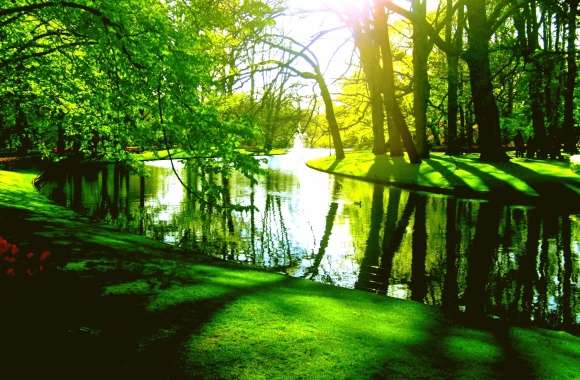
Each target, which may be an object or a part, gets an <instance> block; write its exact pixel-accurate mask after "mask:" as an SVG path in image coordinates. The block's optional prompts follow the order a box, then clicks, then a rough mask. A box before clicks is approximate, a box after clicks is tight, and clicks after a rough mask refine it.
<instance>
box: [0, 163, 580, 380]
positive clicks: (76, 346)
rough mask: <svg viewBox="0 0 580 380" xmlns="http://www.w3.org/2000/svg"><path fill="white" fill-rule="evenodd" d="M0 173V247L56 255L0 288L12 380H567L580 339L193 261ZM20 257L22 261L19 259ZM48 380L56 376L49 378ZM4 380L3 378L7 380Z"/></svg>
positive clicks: (3, 347) (576, 368)
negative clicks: (461, 319)
mask: <svg viewBox="0 0 580 380" xmlns="http://www.w3.org/2000/svg"><path fill="white" fill-rule="evenodd" d="M35 175H36V174H35V173H33V172H29V173H14V172H6V171H0V235H1V236H3V237H4V238H6V239H7V240H9V241H11V242H17V243H18V244H19V246H20V247H22V249H23V252H24V251H27V250H28V249H31V250H36V251H40V250H43V249H48V250H50V251H51V252H53V255H54V257H53V259H52V260H53V261H52V263H51V266H50V267H51V268H52V270H47V271H46V272H43V273H42V275H39V276H36V277H32V278H26V277H23V278H18V277H17V278H1V279H0V284H1V285H2V288H1V289H2V293H3V294H2V298H1V299H2V303H3V304H2V310H3V312H2V313H0V323H1V325H2V326H3V333H4V334H3V339H2V341H1V342H0V351H1V352H0V353H1V355H2V356H1V357H2V363H3V366H2V374H3V376H4V375H6V374H11V373H16V374H17V375H18V376H17V377H18V378H36V377H40V375H42V377H43V378H53V377H54V378H60V379H63V378H75V379H78V378H83V379H86V378H111V379H117V378H123V379H128V378H135V379H137V378H139V379H182V378H244V379H260V378H307V379H318V378H320V379H323V378H327V379H340V378H349V379H353V378H373V377H379V378H392V379H409V378H422V379H437V378H472V379H492V378H508V377H510V378H526V379H533V378H545V379H577V375H578V373H580V361H579V360H578V359H579V358H580V338H578V337H575V336H572V335H570V334H568V333H564V332H557V331H548V330H542V329H525V328H512V327H508V326H504V325H502V324H500V323H499V322H486V323H480V324H478V325H477V327H476V326H473V325H465V324H459V323H454V322H451V321H450V320H448V319H446V318H445V317H444V316H443V315H442V314H441V313H440V312H439V311H438V310H437V309H435V308H432V307H428V306H425V305H422V304H419V303H415V302H410V301H401V300H396V299H391V298H386V297H381V296H377V295H374V294H370V293H364V292H360V291H355V290H346V289H337V288H333V287H329V286H325V285H321V284H317V283H314V282H310V281H305V280H296V279H292V278H288V277H286V276H283V275H279V274H275V273H267V272H262V271H256V270H248V269H244V268H239V267H235V266H226V265H220V264H218V263H215V262H212V261H208V260H206V261H203V260H198V259H194V258H192V257H191V256H190V255H188V254H186V253H183V252H180V251H178V250H175V249H173V248H171V247H168V246H166V245H163V244H161V243H157V242H155V241H152V240H149V239H146V238H143V237H139V236H135V235H131V234H124V233H120V232H116V231H114V230H113V229H112V228H109V227H106V226H95V225H93V224H89V223H88V221H87V220H86V219H84V218H82V217H79V216H77V215H75V214H74V213H73V212H71V211H69V210H67V209H64V208H61V207H59V206H57V205H54V204H52V203H50V202H48V201H47V200H46V199H45V198H44V197H43V196H42V195H40V194H39V193H37V192H36V191H35V189H34V188H33V186H32V181H33V179H34V178H35ZM25 248H26V249H25ZM51 375H55V376H51ZM17 377H14V376H10V375H7V377H6V378H17Z"/></svg>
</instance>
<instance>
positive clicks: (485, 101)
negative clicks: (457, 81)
mask: <svg viewBox="0 0 580 380" xmlns="http://www.w3.org/2000/svg"><path fill="white" fill-rule="evenodd" d="M485 9H486V0H471V1H469V2H467V19H468V20H469V31H468V34H467V36H468V42H469V49H468V52H467V65H468V66H469V79H470V83H471V92H472V98H473V105H474V108H475V120H476V122H477V125H478V128H479V141H480V142H479V145H480V146H479V149H480V152H481V156H480V159H481V160H482V161H491V162H497V161H506V160H507V159H508V158H507V156H506V154H505V152H504V151H503V149H502V147H501V136H500V125H499V111H498V108H497V103H496V99H495V97H494V95H493V85H492V83H491V69H490V64H489V38H490V36H491V31H490V24H489V21H488V20H487V16H486V13H485Z"/></svg>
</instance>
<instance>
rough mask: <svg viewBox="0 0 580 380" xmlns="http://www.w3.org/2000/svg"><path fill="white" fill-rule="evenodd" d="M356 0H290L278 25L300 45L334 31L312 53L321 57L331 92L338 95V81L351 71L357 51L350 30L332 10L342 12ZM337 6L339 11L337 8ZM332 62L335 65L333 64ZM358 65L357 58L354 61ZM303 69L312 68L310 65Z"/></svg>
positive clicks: (319, 58)
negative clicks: (350, 64)
mask: <svg viewBox="0 0 580 380" xmlns="http://www.w3.org/2000/svg"><path fill="white" fill-rule="evenodd" d="M356 1H357V0H287V1H286V4H287V7H288V10H287V12H286V15H285V16H283V17H281V18H280V20H279V24H278V26H279V27H280V28H281V29H283V30H284V31H285V32H286V33H287V34H288V35H290V36H292V38H294V39H296V40H297V41H299V42H301V43H305V44H307V43H309V42H310V41H311V40H312V38H313V37H314V36H316V35H317V34H318V33H319V32H320V31H324V30H331V29H336V28H340V29H338V30H333V31H332V32H329V33H328V34H325V35H324V36H323V37H321V38H320V39H319V40H318V41H317V42H315V43H314V45H312V47H311V50H312V51H313V52H314V54H315V55H316V57H317V58H318V60H319V62H320V66H321V70H322V71H323V74H324V77H325V79H326V80H327V82H328V83H327V84H328V85H329V87H330V89H331V92H338V91H339V89H340V84H339V83H337V82H335V80H336V79H337V78H339V77H342V76H343V75H344V73H345V72H346V71H347V70H348V68H349V62H350V61H351V57H352V54H353V50H354V44H353V42H352V38H351V34H350V31H349V30H348V29H347V28H345V27H344V26H343V23H342V22H341V20H340V18H339V17H338V16H337V14H336V13H335V12H332V11H331V10H329V8H334V9H341V8H340V7H344V6H345V5H346V4H347V3H356ZM337 7H338V8H337ZM331 62H332V64H331ZM354 62H355V64H356V59H355V61H354ZM300 68H301V69H305V70H307V69H309V67H308V66H307V65H304V66H301V67H300Z"/></svg>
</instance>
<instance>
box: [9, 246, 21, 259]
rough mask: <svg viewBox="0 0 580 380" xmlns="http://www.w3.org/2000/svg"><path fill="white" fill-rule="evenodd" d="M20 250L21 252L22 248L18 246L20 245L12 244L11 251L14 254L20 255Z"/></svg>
mask: <svg viewBox="0 0 580 380" xmlns="http://www.w3.org/2000/svg"><path fill="white" fill-rule="evenodd" d="M18 252H20V249H19V248H18V246H17V245H16V244H12V248H11V249H10V253H11V254H12V255H14V256H16V255H18Z"/></svg>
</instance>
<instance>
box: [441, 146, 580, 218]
mask: <svg viewBox="0 0 580 380" xmlns="http://www.w3.org/2000/svg"><path fill="white" fill-rule="evenodd" d="M432 160H433V161H435V160H438V161H444V162H448V163H450V164H453V165H455V166H456V167H458V168H460V169H462V170H464V171H466V172H468V173H471V174H473V175H474V176H476V177H478V178H480V179H481V180H483V181H484V182H485V183H486V184H487V185H488V186H489V187H490V188H491V189H492V193H493V195H494V196H495V197H497V198H499V199H501V200H505V201H513V200H527V201H529V202H533V201H534V200H536V201H538V200H541V201H542V202H543V203H544V204H545V201H546V200H547V201H551V200H556V199H557V200H558V202H557V204H560V205H561V204H562V202H565V203H566V202H577V201H578V200H579V199H580V195H579V194H578V193H577V192H576V191H574V190H572V189H571V188H570V187H568V186H566V184H568V181H567V180H566V179H564V178H562V179H560V180H555V179H554V178H548V177H546V176H545V175H542V174H539V173H537V172H536V171H534V170H531V169H529V168H526V167H524V166H522V165H519V164H517V163H511V162H510V163H496V164H488V165H492V166H493V168H494V169H495V170H496V172H497V173H499V174H498V177H496V176H493V175H491V174H489V173H486V172H485V171H483V170H481V169H479V168H477V167H476V166H474V165H475V164H476V163H480V162H479V161H476V160H474V159H473V158H462V159H455V158H452V157H444V156H439V157H433V158H432ZM466 160H470V161H473V162H474V165H470V164H468V163H466V162H464V161H466ZM447 175H449V173H447ZM510 177H511V178H512V180H510ZM513 179H515V180H518V181H521V183H522V184H524V186H525V187H526V188H527V189H517V188H515V187H514V186H515V185H514V180H513ZM570 184H572V185H577V181H574V180H570ZM530 190H532V191H533V192H534V193H535V195H534V194H532V193H530ZM550 204H551V205H554V204H556V203H554V204H552V203H550ZM573 204H574V203H569V204H567V207H570V206H571V205H573Z"/></svg>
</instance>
